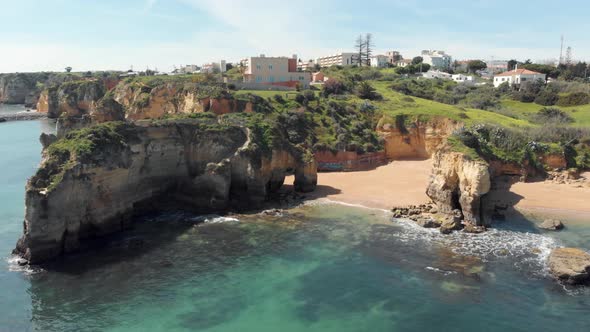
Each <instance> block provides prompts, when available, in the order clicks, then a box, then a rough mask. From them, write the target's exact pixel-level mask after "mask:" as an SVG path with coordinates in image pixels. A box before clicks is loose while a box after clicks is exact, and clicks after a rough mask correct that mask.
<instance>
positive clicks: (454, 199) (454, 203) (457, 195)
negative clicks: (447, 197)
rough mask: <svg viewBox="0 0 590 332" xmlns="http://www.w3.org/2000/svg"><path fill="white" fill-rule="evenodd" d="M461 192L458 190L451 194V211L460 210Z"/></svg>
mask: <svg viewBox="0 0 590 332" xmlns="http://www.w3.org/2000/svg"><path fill="white" fill-rule="evenodd" d="M460 201H461V191H460V190H459V188H457V189H455V190H454V191H453V192H452V193H451V207H452V208H453V210H461V211H462V209H461V203H460Z"/></svg>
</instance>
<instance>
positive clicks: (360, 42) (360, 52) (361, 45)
mask: <svg viewBox="0 0 590 332" xmlns="http://www.w3.org/2000/svg"><path fill="white" fill-rule="evenodd" d="M365 46H366V43H365V39H364V38H363V35H359V37H358V38H357V39H356V43H355V45H354V48H355V49H356V50H357V57H358V62H359V66H362V65H363V59H364V58H365Z"/></svg>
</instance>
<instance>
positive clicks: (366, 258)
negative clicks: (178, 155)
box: [0, 121, 590, 332]
mask: <svg viewBox="0 0 590 332" xmlns="http://www.w3.org/2000/svg"><path fill="white" fill-rule="evenodd" d="M42 123H44V122H41V121H26V122H11V123H4V124H0V156H1V157H0V166H1V167H2V168H1V169H2V171H3V172H2V173H0V190H1V192H0V217H1V222H0V253H3V254H2V255H3V256H5V257H6V260H3V261H1V262H0V289H2V293H1V294H2V296H0V331H28V330H35V331H282V332H288V331H429V330H440V331H447V330H450V331H472V330H477V331H530V330H539V331H560V330H571V331H586V330H588V328H589V327H590V316H589V315H588V314H587V313H588V312H589V310H590V292H589V291H588V290H586V289H581V290H576V291H572V290H566V289H564V288H563V287H561V286H559V285H557V284H555V283H554V282H553V281H551V280H550V279H549V278H548V277H547V275H546V271H545V259H546V255H547V254H548V252H549V250H550V249H551V248H553V247H555V246H559V245H563V244H567V245H576V246H581V247H583V248H586V249H590V241H589V239H590V237H588V236H585V234H588V235H590V233H589V229H590V228H588V227H584V226H578V227H579V228H576V229H569V228H568V230H566V231H565V232H563V233H557V234H554V233H541V232H537V231H535V228H534V225H533V224H532V223H531V222H528V221H526V220H521V219H514V220H510V221H506V222H503V223H500V224H498V225H497V226H498V228H497V229H495V230H493V231H491V232H488V233H486V234H484V235H480V236H477V235H465V234H454V235H452V236H442V235H440V234H439V233H437V232H435V231H428V230H424V229H421V228H418V227H416V226H415V225H414V224H412V223H411V222H406V221H396V222H392V221H391V220H390V217H389V214H388V213H386V212H384V211H378V210H369V209H362V208H357V207H351V206H342V205H329V204H328V205H326V204H308V205H306V206H303V207H301V208H297V209H293V210H291V211H288V212H287V213H286V214H285V215H283V216H281V217H270V216H260V215H234V216H229V217H231V218H214V217H210V216H209V217H205V218H200V217H199V216H194V215H191V214H188V213H182V212H180V211H179V212H176V213H162V214H159V215H152V216H145V217H142V218H140V219H141V220H140V222H138V223H137V224H136V227H135V228H134V229H133V230H132V231H130V232H127V233H124V234H120V235H118V236H115V237H113V239H112V240H111V241H110V242H109V243H108V244H107V245H105V247H104V248H102V249H101V250H96V251H95V252H90V253H85V254H81V255H78V256H75V257H71V258H68V259H66V260H63V261H60V262H58V263H56V264H54V265H53V266H52V267H51V269H50V270H46V271H38V270H36V271H19V269H18V268H17V267H15V266H13V265H11V264H9V259H10V256H9V255H8V254H9V252H10V250H11V249H12V248H13V246H14V244H15V241H16V239H17V238H18V236H19V235H20V232H21V227H22V226H21V224H22V218H23V196H24V183H25V181H26V178H27V177H28V176H30V175H31V174H33V172H34V170H35V167H36V165H37V163H38V162H39V159H40V157H39V151H40V145H39V143H38V140H37V136H38V135H39V132H40V131H41V130H42V128H48V127H50V126H47V125H45V126H44V125H42ZM45 123H46V122H45Z"/></svg>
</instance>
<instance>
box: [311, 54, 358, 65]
mask: <svg viewBox="0 0 590 332" xmlns="http://www.w3.org/2000/svg"><path fill="white" fill-rule="evenodd" d="M316 63H317V64H318V65H320V67H331V66H352V65H358V64H359V56H358V54H357V53H339V54H334V55H329V56H325V57H321V58H317V60H316Z"/></svg>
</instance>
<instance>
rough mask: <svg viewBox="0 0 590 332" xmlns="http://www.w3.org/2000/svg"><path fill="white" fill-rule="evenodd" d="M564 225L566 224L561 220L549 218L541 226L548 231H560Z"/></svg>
mask: <svg viewBox="0 0 590 332" xmlns="http://www.w3.org/2000/svg"><path fill="white" fill-rule="evenodd" d="M564 227H565V226H564V225H563V223H562V222H561V221H559V220H555V219H547V220H545V221H544V222H543V223H542V224H541V225H539V228H541V229H545V230H548V231H559V230H562V229H563V228H564Z"/></svg>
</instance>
